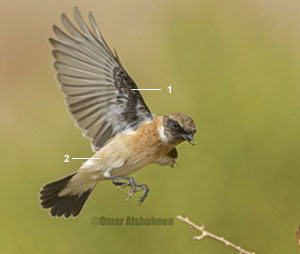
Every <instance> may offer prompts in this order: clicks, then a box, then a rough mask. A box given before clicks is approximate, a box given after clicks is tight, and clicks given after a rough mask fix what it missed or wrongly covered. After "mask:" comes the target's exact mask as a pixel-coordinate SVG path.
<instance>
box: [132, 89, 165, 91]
mask: <svg viewBox="0 0 300 254" xmlns="http://www.w3.org/2000/svg"><path fill="white" fill-rule="evenodd" d="M131 90H144V91H145V90H146V91H150V90H159V91H160V90H161V88H154V89H150V88H144V89H143V88H134V89H131Z"/></svg>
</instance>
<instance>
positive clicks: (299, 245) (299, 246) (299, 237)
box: [296, 227, 300, 254]
mask: <svg viewBox="0 0 300 254" xmlns="http://www.w3.org/2000/svg"><path fill="white" fill-rule="evenodd" d="M296 236H297V242H298V249H299V254H300V227H299V228H298V230H297V231H296Z"/></svg>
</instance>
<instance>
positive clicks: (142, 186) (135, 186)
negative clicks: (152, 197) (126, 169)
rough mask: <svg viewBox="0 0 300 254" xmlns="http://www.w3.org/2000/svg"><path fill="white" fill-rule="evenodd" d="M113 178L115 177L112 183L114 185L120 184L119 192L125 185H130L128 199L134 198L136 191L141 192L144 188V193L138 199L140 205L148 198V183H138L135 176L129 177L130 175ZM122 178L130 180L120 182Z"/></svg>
mask: <svg viewBox="0 0 300 254" xmlns="http://www.w3.org/2000/svg"><path fill="white" fill-rule="evenodd" d="M112 179H113V181H112V183H113V184H114V185H117V186H118V188H117V192H118V191H119V190H120V189H121V188H125V187H128V186H130V190H129V191H128V192H127V201H128V200H129V199H131V198H132V196H133V194H134V193H136V192H139V191H141V190H144V193H143V195H142V196H141V197H140V199H139V200H138V205H140V204H141V203H143V202H144V200H145V199H146V197H147V195H148V192H149V187H148V186H147V185H146V184H137V183H136V181H135V180H134V178H133V177H128V176H124V177H114V178H112ZM120 180H127V181H128V182H125V183H124V182H120Z"/></svg>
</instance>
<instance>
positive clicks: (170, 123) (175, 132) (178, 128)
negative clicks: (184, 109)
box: [160, 113, 196, 145]
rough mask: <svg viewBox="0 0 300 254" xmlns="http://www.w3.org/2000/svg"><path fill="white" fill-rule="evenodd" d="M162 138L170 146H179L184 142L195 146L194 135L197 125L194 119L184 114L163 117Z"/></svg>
mask: <svg viewBox="0 0 300 254" xmlns="http://www.w3.org/2000/svg"><path fill="white" fill-rule="evenodd" d="M161 132H162V133H160V136H161V137H163V138H162V140H163V141H164V143H166V144H168V145H177V144H179V143H181V142H182V141H185V140H186V141H188V142H189V143H190V144H195V141H194V134H195V132H196V124H195V122H194V121H193V119H192V118H190V117H189V116H187V115H185V114H182V113H172V114H168V115H164V116H163V128H162V130H161Z"/></svg>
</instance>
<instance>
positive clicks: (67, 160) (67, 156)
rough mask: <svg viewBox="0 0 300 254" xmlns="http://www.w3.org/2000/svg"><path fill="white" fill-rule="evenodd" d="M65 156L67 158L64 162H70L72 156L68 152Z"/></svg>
mask: <svg viewBox="0 0 300 254" xmlns="http://www.w3.org/2000/svg"><path fill="white" fill-rule="evenodd" d="M64 157H65V158H66V159H65V160H64V162H70V161H69V158H70V156H69V155H68V154H66V155H65V156H64Z"/></svg>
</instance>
